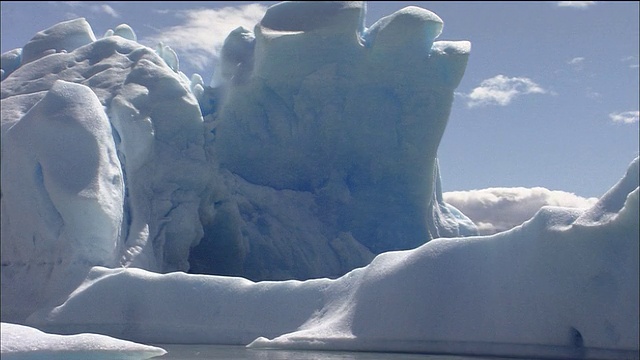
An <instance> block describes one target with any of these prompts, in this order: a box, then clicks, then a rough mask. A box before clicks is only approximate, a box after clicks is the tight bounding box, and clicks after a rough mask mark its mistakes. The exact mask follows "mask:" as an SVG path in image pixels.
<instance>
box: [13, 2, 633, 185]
mask: <svg viewBox="0 0 640 360" xmlns="http://www.w3.org/2000/svg"><path fill="white" fill-rule="evenodd" d="M274 3H275V2H260V3H251V2H184V1H183V2H8V1H2V3H1V5H0V9H1V14H2V18H1V26H2V28H1V39H2V42H1V47H2V52H3V53H4V52H5V51H8V50H11V49H13V48H16V47H22V46H23V45H24V44H25V43H26V42H28V41H29V39H30V38H31V37H32V36H33V35H34V34H35V33H36V32H37V31H40V30H43V29H46V28H48V27H50V26H52V25H54V24H55V23H57V22H59V21H63V20H68V19H73V18H76V17H85V18H86V19H87V20H88V21H89V23H90V24H91V26H92V28H93V30H94V32H95V34H96V36H97V37H101V36H102V35H103V34H104V32H105V31H106V30H107V29H109V28H115V27H116V26H117V25H119V24H121V23H127V24H129V25H130V26H131V27H132V28H133V29H134V30H135V32H136V34H137V36H138V41H139V42H141V43H143V44H145V45H149V46H155V44H156V43H157V42H158V41H163V42H164V43H165V44H167V45H169V46H171V47H172V48H174V49H175V50H176V51H177V53H178V56H179V57H180V67H181V70H182V71H183V72H185V73H186V74H187V75H189V76H190V75H191V74H193V73H194V72H198V73H200V74H201V75H202V76H203V77H204V78H205V81H207V79H210V78H211V75H212V73H213V67H214V59H215V57H216V55H217V51H218V49H219V47H220V46H221V44H222V42H223V41H224V38H225V37H226V34H228V32H229V31H231V30H232V29H234V28H236V27H237V26H240V25H243V26H245V27H247V28H252V26H253V24H255V23H256V22H257V21H258V20H259V19H260V18H261V16H262V14H263V13H264V11H265V10H266V7H267V6H269V5H271V4H274ZM409 5H415V6H420V7H423V8H426V9H428V10H431V11H433V12H435V13H436V14H438V16H440V17H441V18H442V19H443V20H444V24H445V25H444V30H443V33H442V35H441V36H440V38H439V39H440V40H469V41H471V43H472V48H471V56H470V58H469V64H468V66H467V70H466V73H465V75H464V78H463V80H462V82H461V84H460V86H459V87H458V89H457V93H456V97H455V101H454V104H453V109H452V113H451V117H450V120H449V124H448V127H447V130H446V131H445V134H444V138H443V140H442V143H441V145H440V148H439V158H440V165H441V173H442V177H443V190H444V191H454V190H472V189H483V188H489V187H538V186H540V187H545V188H547V189H551V190H563V191H568V192H573V193H575V194H578V195H581V196H584V197H593V196H600V195H602V194H603V193H604V192H605V191H607V190H608V189H609V188H610V187H611V186H612V185H613V184H615V182H616V181H617V180H618V179H619V178H620V177H621V176H622V175H623V173H624V171H626V168H627V165H628V164H629V163H630V162H631V161H632V160H633V159H634V158H635V157H636V156H638V151H639V150H638V147H639V141H638V137H639V135H638V108H639V79H638V70H639V69H638V62H639V60H638V53H639V50H638V43H639V42H640V41H639V35H638V33H639V19H638V17H639V15H638V14H639V2H593V1H576V2H419V1H418V2H370V3H369V4H368V11H367V25H371V24H373V22H375V21H376V20H377V19H379V18H380V17H382V16H385V15H388V14H390V13H392V12H393V11H395V10H398V9H401V8H403V7H405V6H409Z"/></svg>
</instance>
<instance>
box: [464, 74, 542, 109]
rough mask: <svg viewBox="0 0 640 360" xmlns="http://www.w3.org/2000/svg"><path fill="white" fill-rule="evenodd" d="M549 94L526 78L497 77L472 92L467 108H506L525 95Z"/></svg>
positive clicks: (483, 82) (484, 82)
mask: <svg viewBox="0 0 640 360" xmlns="http://www.w3.org/2000/svg"><path fill="white" fill-rule="evenodd" d="M545 93H547V91H546V90H544V89H543V88H542V87H540V85H538V84H536V83H535V82H533V81H532V80H531V79H529V78H526V77H512V78H510V77H506V76H504V75H497V76H494V77H492V78H490V79H486V80H483V81H482V82H481V83H480V86H478V87H476V88H475V89H473V90H471V93H469V94H468V95H467V96H466V97H467V98H468V99H469V101H468V102H467V106H469V107H476V106H484V105H501V106H506V105H509V103H511V101H512V100H513V99H515V98H516V97H519V96H521V95H525V94H545Z"/></svg>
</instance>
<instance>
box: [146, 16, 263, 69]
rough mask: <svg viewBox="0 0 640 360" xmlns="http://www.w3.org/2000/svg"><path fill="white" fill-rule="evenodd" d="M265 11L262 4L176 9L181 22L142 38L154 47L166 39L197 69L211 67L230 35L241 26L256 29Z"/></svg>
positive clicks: (181, 59) (182, 57)
mask: <svg viewBox="0 0 640 360" xmlns="http://www.w3.org/2000/svg"><path fill="white" fill-rule="evenodd" d="M266 11H267V7H266V6H264V5H261V4H247V5H242V6H238V7H224V8H220V9H192V10H182V11H177V12H174V14H175V16H177V17H178V18H180V19H181V20H182V23H181V24H179V25H175V26H170V27H167V28H163V29H160V32H159V33H158V34H157V35H154V36H150V37H146V38H144V39H141V42H144V43H148V44H149V45H150V46H151V47H154V46H155V44H157V43H159V42H163V43H164V44H165V45H169V46H170V47H171V48H173V49H174V50H175V51H176V52H177V53H178V54H179V55H180V61H181V62H183V63H188V64H189V65H191V66H193V67H194V68H195V69H197V70H198V71H202V70H210V67H211V66H213V64H214V63H215V61H216V59H217V58H218V55H219V52H220V49H221V48H222V44H223V43H224V40H225V39H226V37H227V35H229V33H230V32H231V31H232V30H234V29H236V28H237V27H239V26H243V27H245V28H247V29H253V27H254V26H255V25H256V24H257V23H258V22H259V21H260V20H261V19H262V17H263V15H264V13H265V12H266Z"/></svg>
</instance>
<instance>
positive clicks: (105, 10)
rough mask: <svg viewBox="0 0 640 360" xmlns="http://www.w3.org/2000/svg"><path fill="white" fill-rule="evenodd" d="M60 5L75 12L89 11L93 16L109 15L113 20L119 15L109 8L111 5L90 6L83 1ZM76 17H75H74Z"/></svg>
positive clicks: (62, 2) (65, 2)
mask: <svg viewBox="0 0 640 360" xmlns="http://www.w3.org/2000/svg"><path fill="white" fill-rule="evenodd" d="M51 3H53V4H55V2H51ZM60 4H63V5H66V6H68V7H70V8H72V9H75V10H80V11H82V10H86V9H88V10H89V11H91V12H92V13H94V14H104V15H109V16H111V17H113V18H119V17H120V14H119V13H118V12H117V11H116V10H115V9H114V8H113V7H111V5H107V4H102V5H91V4H88V3H86V2H84V1H61V2H60ZM70 14H74V15H75V13H70ZM76 16H77V15H76Z"/></svg>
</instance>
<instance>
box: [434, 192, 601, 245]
mask: <svg viewBox="0 0 640 360" xmlns="http://www.w3.org/2000/svg"><path fill="white" fill-rule="evenodd" d="M443 199H444V201H445V202H447V203H449V204H451V205H453V206H455V207H456V208H457V209H458V210H460V211H462V213H464V214H465V215H467V216H468V217H469V218H470V219H471V220H472V221H473V222H474V223H475V224H476V225H477V226H478V230H479V231H480V233H481V234H484V235H488V234H494V233H497V232H501V231H505V230H509V229H511V228H513V227H515V226H518V225H520V224H522V223H523V222H525V221H526V220H529V219H530V218H531V217H533V215H534V214H535V213H536V212H537V211H538V210H540V208H541V207H543V206H562V207H570V208H589V207H591V206H593V205H594V204H595V203H596V202H597V200H598V199H597V198H588V199H587V198H583V197H581V196H578V195H575V194H573V193H568V192H564V191H555V190H554V191H552V190H548V189H546V188H542V187H535V188H522V187H517V188H489V189H483V190H471V191H452V192H446V193H444V194H443Z"/></svg>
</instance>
